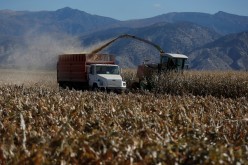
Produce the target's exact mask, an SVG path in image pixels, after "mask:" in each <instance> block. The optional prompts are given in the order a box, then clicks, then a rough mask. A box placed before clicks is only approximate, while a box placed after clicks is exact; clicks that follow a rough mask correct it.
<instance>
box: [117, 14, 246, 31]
mask: <svg viewBox="0 0 248 165" xmlns="http://www.w3.org/2000/svg"><path fill="white" fill-rule="evenodd" d="M160 22H168V23H177V22H191V23H194V24H197V25H201V26H204V27H207V28H210V29H212V30H215V31H216V32H217V33H220V34H222V35H225V34H230V33H238V32H242V31H246V30H248V16H239V15H234V14H229V13H225V12H221V11H220V12H218V13H216V14H207V13H197V12H181V13H176V12H174V13H168V14H162V15H159V16H155V17H152V18H146V19H139V20H128V21H124V22H122V23H121V25H120V26H128V27H142V26H148V25H152V24H155V23H160Z"/></svg>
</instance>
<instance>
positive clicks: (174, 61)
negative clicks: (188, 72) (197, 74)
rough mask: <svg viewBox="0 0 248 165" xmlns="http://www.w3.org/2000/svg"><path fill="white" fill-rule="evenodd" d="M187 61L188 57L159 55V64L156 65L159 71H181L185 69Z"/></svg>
mask: <svg viewBox="0 0 248 165" xmlns="http://www.w3.org/2000/svg"><path fill="white" fill-rule="evenodd" d="M187 59H188V57H187V56H186V55H183V54H175V53H161V56H160V64H159V65H158V68H159V70H160V71H163V70H166V71H170V70H173V71H183V70H184V69H186V68H187V65H186V61H187Z"/></svg>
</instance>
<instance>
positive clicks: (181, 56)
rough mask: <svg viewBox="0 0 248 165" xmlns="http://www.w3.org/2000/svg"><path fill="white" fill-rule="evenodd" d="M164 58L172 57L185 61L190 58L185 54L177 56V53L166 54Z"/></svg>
mask: <svg viewBox="0 0 248 165" xmlns="http://www.w3.org/2000/svg"><path fill="white" fill-rule="evenodd" d="M162 56H169V57H172V58H184V59H187V58H188V56H186V55H184V54H177V53H165V54H163V55H162Z"/></svg>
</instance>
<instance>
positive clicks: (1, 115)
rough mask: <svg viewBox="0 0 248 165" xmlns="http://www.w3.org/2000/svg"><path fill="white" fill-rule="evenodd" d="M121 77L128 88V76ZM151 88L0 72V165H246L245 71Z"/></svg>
mask: <svg viewBox="0 0 248 165" xmlns="http://www.w3.org/2000/svg"><path fill="white" fill-rule="evenodd" d="M124 77H125V79H126V80H127V83H129V86H131V85H130V83H131V82H132V81H134V79H135V76H134V75H133V73H131V72H130V73H129V72H126V73H124ZM158 80H160V81H158ZM154 84H155V87H154V88H153V89H152V91H140V90H136V91H130V92H126V93H122V94H116V93H104V92H91V91H75V90H68V89H65V90H64V89H63V90H62V89H59V88H58V86H57V84H56V73H53V72H30V71H29V72H21V71H13V70H2V71H1V75H0V164H61V165H65V164H248V99H247V96H248V95H247V93H248V73H246V72H193V71H189V72H186V73H184V74H181V75H178V74H173V75H161V77H154Z"/></svg>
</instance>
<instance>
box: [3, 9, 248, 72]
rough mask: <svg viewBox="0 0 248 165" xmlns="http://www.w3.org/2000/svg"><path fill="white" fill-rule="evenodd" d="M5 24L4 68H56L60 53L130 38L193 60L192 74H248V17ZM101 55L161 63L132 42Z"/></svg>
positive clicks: (63, 17) (36, 16) (81, 18)
mask: <svg viewBox="0 0 248 165" xmlns="http://www.w3.org/2000/svg"><path fill="white" fill-rule="evenodd" d="M0 22H1V24H0V65H1V66H2V67H16V66H18V67H32V66H34V65H35V67H38V68H42V67H46V68H47V67H50V68H55V67H56V65H55V64H56V59H57V55H58V54H60V53H68V52H89V51H90V50H92V49H94V48H96V47H98V46H100V45H101V44H103V43H104V42H106V41H109V40H110V39H113V38H114V37H117V36H119V35H121V34H131V35H135V36H138V37H141V38H144V39H147V40H150V41H152V42H154V43H156V44H158V45H160V47H161V48H162V49H163V50H164V51H165V52H179V53H183V54H186V55H188V56H189V60H188V61H189V66H190V68H192V69H204V70H232V69H233V70H247V69H248V65H247V63H248V53H247V52H248V17H247V16H238V15H233V14H229V13H225V12H218V13H216V14H206V13H190V12H188V13H185V12H182V13H168V14H163V15H159V16H156V17H152V18H146V19H137V20H127V21H120V20H116V19H112V18H108V17H102V16H97V15H92V14H88V13H86V12H84V11H80V10H76V9H71V8H68V7H66V8H62V9H59V10H56V11H39V12H29V11H11V10H1V11H0ZM102 52H104V53H111V54H114V55H116V60H117V62H118V63H119V64H120V65H121V66H122V67H135V66H137V65H139V64H141V63H142V62H143V61H144V60H150V61H151V62H157V61H158V58H159V52H157V51H156V50H154V48H152V47H150V46H149V45H147V44H144V43H142V42H139V41H135V40H132V39H128V38H127V39H122V40H118V41H117V42H115V43H113V44H112V45H111V46H109V47H107V48H106V49H104V50H103V51H102Z"/></svg>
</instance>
